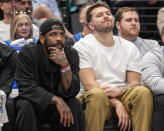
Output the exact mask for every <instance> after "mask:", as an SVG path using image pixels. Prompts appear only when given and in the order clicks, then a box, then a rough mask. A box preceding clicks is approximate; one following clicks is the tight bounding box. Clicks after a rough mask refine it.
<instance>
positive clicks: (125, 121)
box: [116, 103, 131, 131]
mask: <svg viewBox="0 0 164 131" xmlns="http://www.w3.org/2000/svg"><path fill="white" fill-rule="evenodd" d="M116 114H117V116H118V119H119V122H118V127H120V131H126V129H128V131H130V128H131V119H130V117H129V114H128V112H127V111H126V109H125V107H124V105H123V104H122V103H118V104H117V105H116Z"/></svg>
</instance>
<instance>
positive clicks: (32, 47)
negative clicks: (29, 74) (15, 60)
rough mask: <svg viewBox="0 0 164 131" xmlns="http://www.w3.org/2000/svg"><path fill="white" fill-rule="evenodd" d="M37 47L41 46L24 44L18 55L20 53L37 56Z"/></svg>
mask: <svg viewBox="0 0 164 131" xmlns="http://www.w3.org/2000/svg"><path fill="white" fill-rule="evenodd" d="M39 47H41V45H40V44H38V43H34V42H31V43H29V44H25V45H24V46H23V47H22V48H21V50H20V52H19V54H20V53H28V52H31V53H30V54H37V52H38V51H37V50H38V48H39Z"/></svg>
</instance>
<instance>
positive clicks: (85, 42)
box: [74, 34, 95, 49]
mask: <svg viewBox="0 0 164 131" xmlns="http://www.w3.org/2000/svg"><path fill="white" fill-rule="evenodd" d="M94 44H95V37H94V36H93V35H92V34H88V35H87V36H85V37H84V38H81V39H80V40H79V41H78V42H76V43H75V45H74V48H75V49H83V48H84V49H86V48H89V47H92V46H93V45H94Z"/></svg>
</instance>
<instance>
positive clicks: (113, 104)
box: [109, 98, 122, 108]
mask: <svg viewBox="0 0 164 131" xmlns="http://www.w3.org/2000/svg"><path fill="white" fill-rule="evenodd" d="M109 102H110V104H111V105H112V107H114V108H116V107H117V106H119V105H122V103H121V101H119V100H118V99H117V98H109Z"/></svg>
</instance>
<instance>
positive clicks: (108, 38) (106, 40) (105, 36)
mask: <svg viewBox="0 0 164 131" xmlns="http://www.w3.org/2000/svg"><path fill="white" fill-rule="evenodd" d="M93 35H94V36H95V37H96V39H97V40H98V41H99V42H100V43H101V44H103V45H104V46H109V47H112V46H114V38H113V32H112V31H111V32H108V33H107V32H94V33H93Z"/></svg>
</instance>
